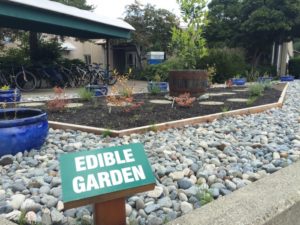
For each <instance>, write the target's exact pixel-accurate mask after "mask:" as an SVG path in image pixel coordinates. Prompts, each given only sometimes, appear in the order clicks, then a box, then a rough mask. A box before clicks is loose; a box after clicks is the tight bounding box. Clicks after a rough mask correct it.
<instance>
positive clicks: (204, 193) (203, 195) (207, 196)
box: [196, 189, 214, 206]
mask: <svg viewBox="0 0 300 225" xmlns="http://www.w3.org/2000/svg"><path fill="white" fill-rule="evenodd" d="M196 198H197V199H198V200H199V201H200V203H201V206H203V205H205V204H207V203H209V202H211V201H213V200H214V198H213V196H212V194H211V193H210V192H209V191H208V190H206V189H205V190H201V189H199V190H198V192H197V194H196Z"/></svg>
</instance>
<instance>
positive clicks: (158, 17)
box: [125, 1, 179, 55]
mask: <svg viewBox="0 0 300 225" xmlns="http://www.w3.org/2000/svg"><path fill="white" fill-rule="evenodd" d="M125 21H126V22H128V23H129V24H131V25H132V26H133V27H134V28H135V31H134V32H133V33H132V43H133V44H134V45H136V46H137V47H138V48H139V47H142V53H141V55H144V54H145V53H146V52H147V51H164V52H168V51H169V48H168V45H169V42H170V41H171V37H172V35H171V31H172V27H179V19H178V18H177V17H176V15H175V14H173V13H171V12H169V11H168V10H165V9H156V8H155V6H154V5H151V4H147V5H145V6H144V5H142V4H141V3H140V2H139V1H135V2H134V3H133V4H130V5H127V6H126V11H125ZM126 43H127V41H126Z"/></svg>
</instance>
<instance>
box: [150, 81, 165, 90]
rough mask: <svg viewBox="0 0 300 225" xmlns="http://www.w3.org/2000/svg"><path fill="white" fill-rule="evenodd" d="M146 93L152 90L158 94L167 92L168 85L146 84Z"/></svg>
mask: <svg viewBox="0 0 300 225" xmlns="http://www.w3.org/2000/svg"><path fill="white" fill-rule="evenodd" d="M147 88H148V91H149V92H151V91H152V90H153V89H155V88H157V89H159V90H160V92H168V89H169V83H168V82H153V81H150V82H148V86H147Z"/></svg>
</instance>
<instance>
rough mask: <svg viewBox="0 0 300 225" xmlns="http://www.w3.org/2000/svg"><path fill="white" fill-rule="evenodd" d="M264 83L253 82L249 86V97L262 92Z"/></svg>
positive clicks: (259, 94)
mask: <svg viewBox="0 0 300 225" xmlns="http://www.w3.org/2000/svg"><path fill="white" fill-rule="evenodd" d="M264 90H265V85H264V84H261V83H255V84H252V85H250V86H249V93H250V96H251V97H258V96H261V95H262V94H263V92H264Z"/></svg>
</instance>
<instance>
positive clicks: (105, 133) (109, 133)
mask: <svg viewBox="0 0 300 225" xmlns="http://www.w3.org/2000/svg"><path fill="white" fill-rule="evenodd" d="M102 136H103V137H111V136H112V132H111V130H109V129H107V130H105V131H103V133H102Z"/></svg>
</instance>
